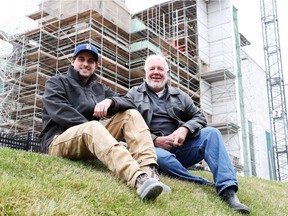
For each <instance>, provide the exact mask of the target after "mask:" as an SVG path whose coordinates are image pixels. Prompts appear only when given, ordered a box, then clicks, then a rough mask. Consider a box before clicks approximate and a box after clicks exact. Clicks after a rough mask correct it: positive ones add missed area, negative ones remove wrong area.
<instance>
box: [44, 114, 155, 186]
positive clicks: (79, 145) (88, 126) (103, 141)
mask: <svg viewBox="0 0 288 216" xmlns="http://www.w3.org/2000/svg"><path fill="white" fill-rule="evenodd" d="M123 139H125V141H126V143H127V145H128V149H127V148H125V147H124V146H123V145H120V144H119V142H118V141H121V140H123ZM49 155H51V156H59V157H63V158H69V159H77V160H78V159H79V160H80V159H92V158H95V157H97V158H98V159H99V160H100V161H102V163H104V164H105V165H106V166H107V167H108V168H109V169H110V170H111V171H112V172H113V173H114V174H115V175H116V176H117V177H118V178H119V179H121V180H122V181H124V182H125V183H126V184H127V185H129V186H131V187H134V186H135V182H136V178H137V177H138V176H139V175H140V174H142V173H144V172H143V171H142V170H141V167H143V166H147V165H150V164H156V163H157V162H156V160H157V158H156V154H155V149H154V145H153V141H152V139H151V136H150V132H149V129H148V127H147V125H146V123H145V121H144V119H143V118H142V116H141V115H140V113H139V112H138V111H137V110H134V109H129V110H126V111H125V112H120V113H118V114H116V115H115V116H113V117H112V118H111V119H110V120H109V121H107V123H106V124H105V126H103V125H102V124H101V123H100V122H98V121H90V122H87V123H83V124H80V125H77V126H74V127H71V128H69V129H67V130H66V131H65V132H63V133H62V134H60V135H58V136H55V137H54V139H53V142H52V143H51V145H50V147H49Z"/></svg>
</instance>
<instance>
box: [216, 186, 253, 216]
mask: <svg viewBox="0 0 288 216" xmlns="http://www.w3.org/2000/svg"><path fill="white" fill-rule="evenodd" d="M220 197H221V199H222V200H223V201H225V202H226V203H228V205H229V207H230V208H232V209H234V210H235V211H238V212H240V213H242V214H250V210H249V208H248V207H247V206H246V205H244V204H242V203H240V201H239V199H238V197H237V195H236V192H235V191H234V190H233V189H231V188H227V189H225V190H224V191H223V192H222V193H221V194H220Z"/></svg>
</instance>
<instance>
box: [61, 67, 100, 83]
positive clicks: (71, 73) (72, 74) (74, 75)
mask: <svg viewBox="0 0 288 216" xmlns="http://www.w3.org/2000/svg"><path fill="white" fill-rule="evenodd" d="M67 74H68V76H70V77H71V78H73V79H75V80H79V81H81V79H80V77H79V72H78V71H77V70H75V69H74V67H73V65H70V66H69V68H68V73H67ZM97 78H98V76H97V75H96V74H95V73H93V74H92V75H91V76H90V79H89V82H88V83H90V82H94V81H95V80H96V79H97Z"/></svg>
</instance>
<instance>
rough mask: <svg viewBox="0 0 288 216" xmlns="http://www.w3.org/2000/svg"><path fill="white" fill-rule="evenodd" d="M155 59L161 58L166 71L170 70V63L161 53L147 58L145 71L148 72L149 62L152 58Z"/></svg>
mask: <svg viewBox="0 0 288 216" xmlns="http://www.w3.org/2000/svg"><path fill="white" fill-rule="evenodd" d="M154 59H159V60H161V61H162V62H163V63H164V70H165V72H168V71H169V66H168V63H167V61H166V59H165V57H164V56H162V55H160V54H155V55H150V56H148V57H147V59H146V60H145V64H144V71H145V72H147V71H148V65H149V62H150V61H151V60H154Z"/></svg>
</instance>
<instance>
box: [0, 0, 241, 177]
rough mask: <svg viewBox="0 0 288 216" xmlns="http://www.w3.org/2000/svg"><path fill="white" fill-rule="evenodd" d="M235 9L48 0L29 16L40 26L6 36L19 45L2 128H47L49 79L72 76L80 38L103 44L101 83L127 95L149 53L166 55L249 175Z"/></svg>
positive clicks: (8, 74) (9, 73)
mask: <svg viewBox="0 0 288 216" xmlns="http://www.w3.org/2000/svg"><path fill="white" fill-rule="evenodd" d="M208 8H209V10H208ZM232 13H233V11H232V10H231V3H230V1H219V2H218V1H217V2H216V1H204V0H203V1H199V0H189V1H182V0H171V1H167V2H164V3H162V4H158V5H155V6H153V7H150V8H148V9H145V10H143V11H141V12H139V13H137V14H135V15H133V16H132V15H131V14H130V13H129V10H128V8H127V6H126V5H125V3H124V0H113V1H105V0H99V1H93V0H87V1H82V0H70V1H65V0H59V1H53V0H41V2H40V3H39V7H38V10H37V11H35V12H34V13H31V14H29V15H27V17H29V18H30V19H31V20H34V21H35V22H37V23H38V27H37V28H35V29H33V30H30V31H27V32H25V33H23V34H21V35H15V36H14V37H11V38H8V39H7V41H8V42H9V43H11V44H13V47H14V50H13V54H12V55H11V56H10V57H9V58H11V59H10V60H9V61H8V62H11V67H12V68H11V67H10V68H8V67H6V68H1V70H3V72H4V74H5V77H4V78H3V80H4V82H5V86H6V89H7V90H5V91H4V92H5V95H2V97H3V98H4V99H5V100H2V101H5V103H4V102H3V103H1V113H0V114H1V117H0V118H1V130H2V131H3V132H6V133H13V134H19V135H21V134H27V133H28V132H29V133H30V132H32V133H34V134H36V135H37V134H39V133H40V132H41V129H42V125H41V110H42V100H41V99H42V95H43V92H44V86H45V82H46V81H47V80H48V79H49V78H50V77H51V76H54V75H56V74H61V73H66V71H67V68H68V66H69V65H70V58H71V55H72V53H73V50H74V48H75V47H76V46H77V45H78V44H80V43H84V42H85V43H86V42H88V43H92V44H94V45H95V46H96V47H97V49H98V50H99V56H100V58H99V59H100V62H99V64H100V66H99V68H97V74H98V75H99V80H98V81H99V82H102V83H104V84H106V85H107V86H109V87H111V88H112V89H113V90H115V91H117V92H119V93H122V94H125V93H126V92H127V91H128V89H129V88H131V87H133V86H135V85H139V84H140V83H142V82H143V78H144V70H143V65H144V61H145V59H146V57H147V56H148V55H150V54H154V53H161V54H163V55H164V56H166V59H167V61H168V64H169V66H170V81H169V82H170V83H169V84H170V85H172V86H175V87H178V88H180V89H182V90H183V91H184V92H186V93H187V94H189V95H190V96H191V98H192V99H193V100H194V102H195V104H196V105H197V106H198V107H200V108H201V109H202V110H203V111H204V113H205V115H206V117H207V119H208V124H209V125H210V126H213V127H216V128H218V129H219V130H220V131H221V133H222V134H223V136H224V138H225V142H226V144H227V146H228V150H229V152H230V155H231V157H232V161H233V162H234V166H235V167H236V168H237V170H238V171H239V172H242V171H243V166H242V165H241V162H240V157H241V156H240V155H241V153H240V151H241V149H240V141H239V140H240V139H239V129H240V126H239V125H238V122H239V120H238V118H239V114H238V113H237V110H238V108H237V106H238V103H237V91H238V90H237V89H236V86H237V84H236V82H237V81H236V77H237V71H236V70H235V69H236V68H237V67H236V66H235V62H234V56H235V53H234V52H235V45H234V44H235V37H238V36H237V35H236V36H235V35H234V34H233V33H232V32H233V31H234V30H233V27H231V26H233V20H231V17H232ZM207 17H208V19H209V20H208V19H207ZM241 41H242V40H241ZM5 60H6V61H7V60H8V59H7V58H6V59H5ZM8 89H11V90H10V91H8Z"/></svg>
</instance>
